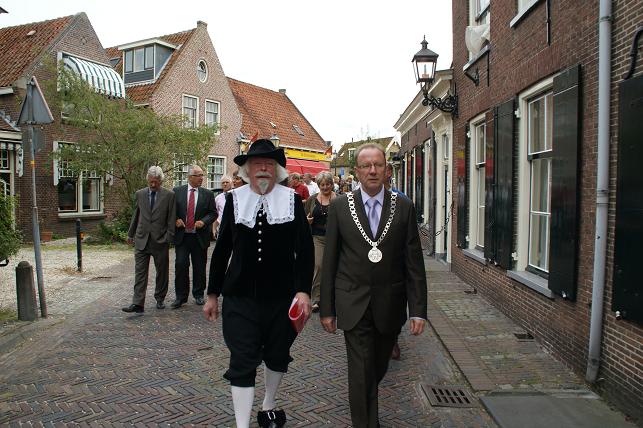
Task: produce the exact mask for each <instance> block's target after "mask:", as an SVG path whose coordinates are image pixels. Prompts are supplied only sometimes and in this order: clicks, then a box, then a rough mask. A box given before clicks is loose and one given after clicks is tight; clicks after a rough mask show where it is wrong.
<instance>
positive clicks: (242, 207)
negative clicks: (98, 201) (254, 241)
mask: <svg viewBox="0 0 643 428" xmlns="http://www.w3.org/2000/svg"><path fill="white" fill-rule="evenodd" d="M231 192H232V200H233V202H234V219H235V220H234V222H235V223H236V224H239V223H241V224H243V225H244V226H247V227H249V228H251V229H252V228H253V227H255V220H256V218H257V212H258V211H259V209H260V208H261V206H262V205H263V209H264V211H265V213H266V220H267V221H268V224H281V223H287V222H289V221H293V220H294V219H295V191H294V190H293V189H291V188H289V187H285V186H282V185H280V184H275V187H273V189H272V191H271V192H270V193H268V194H266V195H259V194H257V193H255V192H254V191H253V190H252V189H251V188H250V185H249V184H245V185H243V186H241V187H239V188H237V189H233V190H232V191H231Z"/></svg>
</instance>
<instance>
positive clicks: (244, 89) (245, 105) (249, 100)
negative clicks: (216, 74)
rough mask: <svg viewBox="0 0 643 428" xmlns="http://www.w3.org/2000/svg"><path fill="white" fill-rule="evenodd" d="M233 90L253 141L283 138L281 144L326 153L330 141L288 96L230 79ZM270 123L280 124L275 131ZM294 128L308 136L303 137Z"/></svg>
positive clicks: (246, 129)
mask: <svg viewBox="0 0 643 428" xmlns="http://www.w3.org/2000/svg"><path fill="white" fill-rule="evenodd" d="M228 83H229V84H230V89H232V93H233V94H234V97H235V99H236V101H237V105H238V106H239V111H240V112H241V115H242V117H243V119H242V124H241V132H243V134H244V135H245V136H246V137H248V138H252V137H253V136H254V135H255V134H256V133H258V134H259V135H258V136H259V138H270V137H271V136H272V134H273V133H276V134H277V136H279V140H280V143H279V144H280V145H281V146H284V147H292V148H298V149H308V150H316V151H325V150H326V149H327V146H326V142H325V141H324V139H323V138H322V137H321V136H320V135H319V134H318V133H317V131H316V130H315V128H313V126H312V125H311V124H310V122H308V120H306V118H305V117H304V115H303V114H301V112H300V111H299V109H297V107H296V106H295V104H293V102H292V101H291V100H290V98H288V97H287V96H286V94H285V93H281V92H275V91H271V90H270V89H266V88H262V87H260V86H256V85H251V84H250V83H245V82H241V81H239V80H235V79H232V78H228ZM270 122H272V123H274V124H275V125H276V128H273V127H272V125H271V124H270ZM293 125H296V126H297V127H299V129H300V130H301V131H302V133H303V134H304V135H303V136H302V135H300V134H299V133H298V132H297V131H296V130H295V128H294V126H293Z"/></svg>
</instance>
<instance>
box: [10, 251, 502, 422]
mask: <svg viewBox="0 0 643 428" xmlns="http://www.w3.org/2000/svg"><path fill="white" fill-rule="evenodd" d="M132 265H133V263H132V261H131V260H129V261H126V262H124V263H123V264H121V265H120V266H118V268H117V269H113V268H112V269H111V273H112V275H113V278H111V280H110V281H109V284H111V288H109V289H108V290H107V291H104V292H102V294H100V295H99V296H98V297H97V298H96V300H94V301H93V302H91V303H89V304H87V305H85V306H84V307H82V308H80V309H79V310H77V311H75V312H74V313H72V314H69V315H67V316H66V317H65V319H64V321H63V322H60V323H57V324H55V325H53V326H51V327H48V328H47V329H45V330H42V331H40V332H39V333H36V334H35V335H34V336H33V337H31V338H30V339H29V340H27V341H25V342H23V343H22V344H21V345H20V346H18V347H16V348H15V349H13V350H8V351H7V350H4V351H2V355H0V425H8V426H22V425H27V426H32V425H35V426H77V425H82V426H125V425H126V426H130V425H136V426H150V425H161V426H186V425H201V426H204V425H208V426H216V427H228V426H233V425H234V415H233V411H232V403H231V399H230V392H229V385H228V382H227V381H225V380H224V379H223V378H222V374H223V373H224V371H225V369H226V367H227V362H228V357H229V353H228V351H227V348H226V347H225V345H224V343H223V338H222V335H221V323H220V320H219V321H217V322H216V323H209V322H207V321H206V320H205V319H204V318H203V316H202V313H201V307H200V306H196V305H194V303H193V302H192V300H190V302H189V303H188V304H187V305H185V306H183V307H182V308H181V309H179V310H170V309H165V310H157V309H155V308H154V306H153V303H154V299H153V288H154V287H153V286H152V287H150V288H148V296H147V307H146V311H145V314H143V315H128V314H124V313H123V312H121V310H120V307H121V306H123V305H126V304H128V303H129V302H130V299H131V293H132V288H131V287H132V286H131V281H132V278H133V274H132V272H133V267H132ZM172 270H173V269H170V271H172ZM152 271H153V269H152ZM170 288H171V289H172V288H173V287H170ZM172 294H173V293H172V291H170V294H169V295H168V296H167V301H172V299H173V297H174V296H173V295H172ZM427 330H428V331H427V332H425V334H424V335H423V336H421V337H419V338H410V337H409V335H408V332H407V331H406V330H403V332H402V334H401V335H400V346H401V348H402V360H401V361H392V362H391V367H390V369H389V373H388V374H387V376H386V378H385V379H384V381H383V383H382V385H381V387H380V419H381V422H382V426H384V427H461V426H467V427H493V426H495V424H494V423H493V422H492V421H491V419H490V418H489V416H488V415H487V414H486V412H485V411H484V410H483V409H482V408H481V407H475V408H470V409H449V408H432V407H431V406H430V404H429V403H428V401H427V400H426V398H425V397H424V396H423V394H422V392H421V388H420V384H421V383H430V384H449V385H454V384H455V385H466V381H465V379H464V378H463V377H462V375H461V374H460V372H459V371H458V370H457V368H456V366H455V364H454V363H453V361H452V360H451V359H450V357H449V354H448V353H447V352H446V351H445V350H444V348H443V347H442V345H441V343H440V341H439V340H438V338H437V337H436V335H435V333H434V332H433V331H432V330H431V329H427ZM292 355H293V357H294V358H295V361H294V362H293V363H292V364H291V366H290V370H289V373H288V374H287V375H286V376H285V377H284V380H283V382H282V388H281V390H280V394H279V396H278V397H277V398H278V405H280V406H282V407H283V408H284V409H285V410H286V412H287V414H288V418H289V422H288V424H287V426H305V427H309V426H312V427H314V426H332V427H344V426H350V415H349V408H348V397H347V379H346V356H345V346H344V341H343V338H342V336H341V334H337V335H329V334H328V333H325V332H324V331H323V329H322V328H321V326H320V325H319V318H318V316H314V317H313V319H311V321H309V323H308V324H307V326H306V328H305V329H304V331H303V333H302V334H301V336H300V337H299V338H298V339H297V340H296V342H295V344H294V346H293V348H292ZM262 382H263V373H262V371H261V370H259V373H258V376H257V396H256V398H255V412H256V410H257V409H258V408H259V406H260V403H261V400H262V399H263V396H262V391H263V384H262ZM253 424H254V425H253V426H256V423H254V422H253Z"/></svg>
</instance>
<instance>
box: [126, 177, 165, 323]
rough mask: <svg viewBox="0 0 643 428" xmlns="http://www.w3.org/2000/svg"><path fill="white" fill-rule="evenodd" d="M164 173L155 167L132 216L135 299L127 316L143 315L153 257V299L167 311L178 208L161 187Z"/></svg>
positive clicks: (129, 234)
mask: <svg viewBox="0 0 643 428" xmlns="http://www.w3.org/2000/svg"><path fill="white" fill-rule="evenodd" d="M163 177H164V175H163V170H162V169H161V168H160V167H158V166H152V167H150V169H149V170H148V171H147V184H148V187H145V188H143V189H141V190H139V191H137V192H136V195H135V199H136V209H135V210H134V214H133V215H132V221H131V222H130V226H129V230H128V232H127V242H128V243H129V244H130V245H132V244H134V247H135V249H136V252H135V253H134V260H135V267H134V270H135V280H134V297H133V298H132V304H131V305H129V306H126V307H124V308H123V311H124V312H137V313H141V312H144V305H145V292H146V290H147V276H148V271H149V266H150V256H151V257H153V258H154V266H155V267H156V288H155V290H154V298H155V299H156V307H157V308H158V309H164V308H165V303H164V300H165V295H166V294H167V287H168V274H169V245H170V242H172V239H174V222H175V219H176V212H175V211H176V207H175V204H174V193H173V192H172V191H170V190H167V189H164V188H163V187H161V183H163Z"/></svg>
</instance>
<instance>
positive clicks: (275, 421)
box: [257, 409, 286, 428]
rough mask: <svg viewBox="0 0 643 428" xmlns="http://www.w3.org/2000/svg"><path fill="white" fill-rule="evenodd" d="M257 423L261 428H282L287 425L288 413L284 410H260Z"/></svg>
mask: <svg viewBox="0 0 643 428" xmlns="http://www.w3.org/2000/svg"><path fill="white" fill-rule="evenodd" d="M257 423H258V424H259V426H260V427H261V428H281V427H282V426H284V425H285V424H286V412H284V411H283V410H274V409H273V410H259V413H257Z"/></svg>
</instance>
